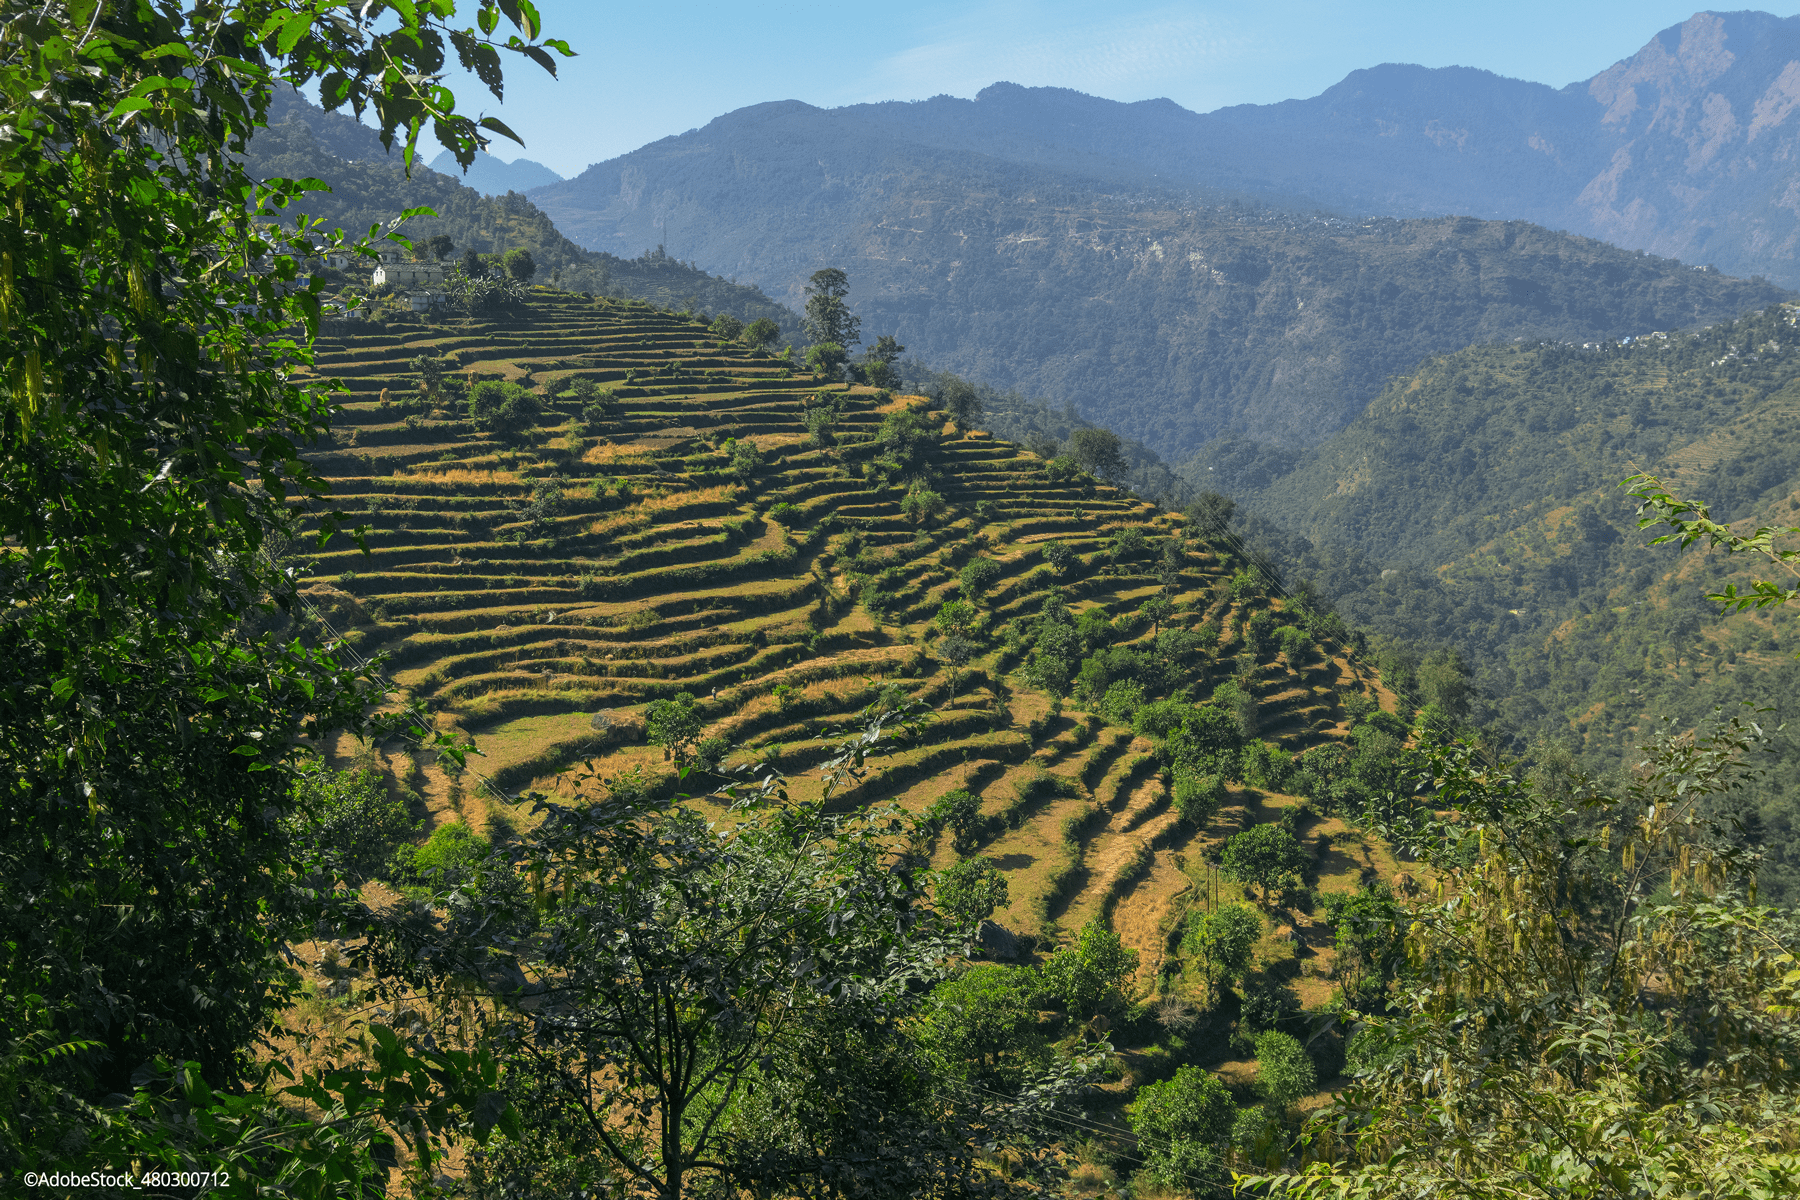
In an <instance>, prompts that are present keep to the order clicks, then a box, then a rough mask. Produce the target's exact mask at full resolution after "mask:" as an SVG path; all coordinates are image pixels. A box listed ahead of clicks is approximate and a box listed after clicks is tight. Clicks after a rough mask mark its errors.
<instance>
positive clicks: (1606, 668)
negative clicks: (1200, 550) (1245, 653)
mask: <svg viewBox="0 0 1800 1200" xmlns="http://www.w3.org/2000/svg"><path fill="white" fill-rule="evenodd" d="M1796 313H1797V310H1796V309H1795V308H1794V307H1793V306H1790V305H1781V306H1776V307H1773V308H1771V309H1769V310H1767V311H1766V312H1763V313H1759V314H1754V315H1750V316H1746V317H1743V318H1741V319H1739V320H1736V321H1731V322H1725V323H1722V324H1719V325H1717V326H1714V327H1711V328H1709V329H1707V330H1705V331H1703V332H1701V333H1699V334H1696V335H1692V336H1676V337H1671V338H1667V339H1641V340H1638V341H1635V342H1633V343H1632V344H1631V345H1629V346H1619V345H1617V344H1613V343H1608V344H1605V345H1603V346H1600V347H1598V348H1592V349H1584V348H1582V347H1575V346H1533V347H1523V346H1479V347H1472V348H1470V349H1467V350H1463V351H1459V352H1457V353H1455V354H1450V355H1445V356H1442V357H1439V358H1435V359H1432V360H1431V361H1429V362H1427V363H1425V364H1423V365H1422V366H1421V367H1420V368H1419V369H1418V370H1417V371H1415V372H1413V373H1411V374H1409V375H1406V376H1404V377H1402V378H1400V379H1396V380H1395V381H1394V382H1393V383H1392V384H1390V385H1389V386H1388V388H1387V389H1386V390H1384V391H1383V393H1382V394H1381V396H1380V397H1379V398H1378V399H1377V400H1376V401H1375V402H1374V403H1372V404H1371V405H1370V406H1369V407H1368V409H1367V410H1366V411H1365V412H1364V413H1363V414H1362V415H1361V416H1359V417H1358V418H1357V419H1356V420H1355V421H1354V422H1352V423H1351V425H1350V426H1349V427H1347V428H1346V429H1345V430H1344V431H1343V432H1341V433H1339V434H1338V435H1337V436H1336V437H1334V438H1332V439H1331V440H1330V441H1328V442H1326V443H1324V444H1322V445H1320V446H1317V447H1315V448H1313V449H1311V450H1309V451H1306V452H1304V453H1301V454H1294V453H1292V452H1289V451H1285V450H1281V449H1278V448H1274V449H1272V448H1268V447H1263V446H1258V445H1256V444H1255V443H1252V442H1249V441H1246V440H1242V439H1225V440H1222V441H1220V442H1218V443H1215V444H1214V445H1212V446H1210V447H1208V449H1207V450H1206V451H1205V452H1204V453H1203V454H1202V455H1200V456H1199V457H1197V458H1196V459H1194V460H1193V461H1192V462H1190V463H1188V464H1186V465H1185V466H1184V467H1183V468H1182V470H1183V473H1184V474H1185V475H1187V477H1188V478H1190V479H1192V480H1195V481H1198V482H1202V483H1204V484H1210V485H1211V486H1214V487H1217V488H1219V489H1220V490H1222V491H1226V492H1229V493H1231V494H1232V495H1234V496H1235V497H1237V498H1239V499H1241V500H1242V501H1244V502H1245V504H1246V505H1247V507H1248V508H1250V509H1252V510H1254V512H1255V513H1256V514H1258V515H1259V517H1261V518H1266V519H1267V520H1268V521H1271V522H1273V523H1274V524H1275V525H1277V526H1280V527H1282V528H1278V529H1277V528H1269V527H1267V526H1261V527H1258V526H1257V525H1256V523H1255V522H1254V521H1252V522H1251V525H1250V526H1249V527H1248V528H1247V530H1246V531H1247V532H1250V533H1251V534H1252V536H1253V540H1256V541H1258V543H1259V544H1261V545H1264V546H1267V547H1268V548H1269V549H1271V550H1272V551H1273V552H1274V553H1275V555H1276V557H1277V558H1278V559H1279V560H1280V561H1281V562H1282V565H1283V566H1284V568H1285V569H1286V570H1287V572H1288V574H1289V576H1290V578H1291V579H1300V578H1313V579H1316V580H1317V581H1318V583H1319V585H1320V586H1321V587H1322V588H1323V589H1324V590H1325V591H1326V592H1327V593H1329V594H1330V595H1332V596H1333V597H1334V599H1335V600H1336V601H1337V603H1338V604H1339V606H1340V607H1341V608H1342V610H1343V611H1344V612H1345V613H1346V615H1347V616H1349V617H1350V618H1351V619H1352V620H1353V621H1355V622H1356V623H1358V624H1359V625H1364V626H1367V627H1369V628H1371V629H1374V630H1377V631H1380V632H1383V633H1386V634H1389V635H1391V636H1394V637H1398V638H1405V639H1408V640H1413V639H1419V638H1425V639H1427V640H1429V641H1435V642H1437V643H1439V644H1442V645H1447V646H1455V647H1458V648H1460V649H1461V650H1462V651H1463V652H1464V653H1465V654H1466V655H1467V656H1468V657H1469V659H1470V660H1471V662H1472V664H1473V665H1474V666H1475V667H1476V678H1477V680H1478V682H1479V683H1480V685H1481V687H1482V689H1483V691H1484V692H1485V693H1486V694H1487V696H1488V697H1489V698H1490V699H1491V701H1492V702H1493V704H1494V710H1493V711H1495V712H1496V713H1497V714H1498V715H1500V716H1501V717H1503V719H1504V720H1505V721H1506V722H1507V723H1508V724H1509V725H1510V727H1511V728H1513V729H1514V730H1516V731H1517V732H1518V733H1520V734H1523V735H1527V736H1529V737H1530V738H1531V739H1532V740H1533V741H1534V742H1535V743H1536V744H1537V745H1538V747H1539V749H1540V751H1548V750H1549V748H1550V747H1552V746H1554V745H1555V744H1557V743H1561V744H1563V745H1566V746H1567V747H1569V748H1570V749H1571V750H1573V751H1574V752H1575V753H1576V755H1577V757H1578V758H1579V759H1580V760H1581V761H1583V762H1585V763H1586V764H1587V765H1589V766H1591V767H1594V768H1597V769H1611V768H1619V767H1622V766H1629V765H1630V764H1631V763H1633V762H1634V761H1635V759H1634V758H1632V756H1631V755H1632V751H1633V748H1634V747H1635V746H1636V745H1638V744H1639V743H1641V742H1642V741H1643V740H1644V739H1645V738H1646V737H1647V736H1648V735H1649V733H1650V732H1651V731H1652V729H1653V728H1654V726H1655V723H1656V722H1657V721H1658V720H1660V719H1673V720H1675V721H1676V722H1677V723H1678V724H1679V725H1681V726H1683V727H1687V726H1691V725H1693V724H1695V723H1697V722H1699V721H1700V720H1702V719H1703V718H1705V717H1706V716H1707V715H1708V714H1709V713H1710V712H1711V710H1712V709H1713V707H1714V706H1715V705H1720V704H1724V705H1728V706H1733V705H1735V704H1736V703H1737V702H1738V701H1740V700H1752V701H1756V702H1758V703H1762V704H1766V705H1769V706H1770V707H1772V708H1773V709H1774V713H1773V714H1772V716H1771V718H1770V724H1771V725H1779V724H1781V723H1782V721H1784V720H1790V721H1791V717H1792V715H1793V704H1794V701H1793V696H1794V695H1795V692H1796V689H1797V687H1800V668H1797V667H1796V664H1795V662H1794V651H1795V650H1796V649H1800V627H1796V625H1795V624H1794V621H1793V618H1792V616H1791V615H1789V614H1786V613H1778V614H1776V615H1774V616H1769V615H1762V616H1758V615H1754V614H1746V615H1742V616H1734V617H1731V618H1729V619H1724V620H1721V619H1720V618H1719V616H1718V610H1717V606H1716V605H1714V604H1712V603H1711V602H1709V601H1707V600H1706V599H1705V593H1706V592H1709V591H1713V590H1716V589H1717V586H1718V585H1719V584H1720V583H1722V582H1725V581H1729V580H1732V579H1735V580H1737V581H1739V582H1740V583H1742V582H1743V581H1744V580H1745V579H1747V578H1748V574H1747V572H1748V571H1749V570H1750V569H1751V568H1750V566H1749V565H1748V564H1733V563H1726V562H1722V561H1719V560H1717V559H1715V558H1711V557H1708V556H1706V555H1703V554H1701V553H1700V552H1698V551H1697V550H1696V551H1689V552H1688V553H1686V554H1678V553H1676V552H1675V551H1674V550H1673V549H1671V548H1670V547H1667V546H1662V547H1654V548H1652V547H1650V546H1649V545H1648V543H1649V541H1650V539H1651V538H1652V537H1653V536H1654V534H1653V533H1650V532H1643V531H1639V530H1638V529H1636V528H1635V523H1634V520H1633V506H1632V502H1631V501H1630V499H1629V498H1628V497H1627V496H1626V495H1625V493H1624V492H1622V491H1621V490H1620V489H1619V487H1618V484H1619V482H1620V481H1621V480H1623V479H1624V478H1625V477H1626V476H1628V475H1631V474H1633V473H1634V472H1636V471H1639V470H1643V471H1648V472H1651V473H1654V474H1657V475H1660V476H1662V477H1663V478H1664V479H1666V480H1668V481H1669V482H1670V483H1671V484H1673V485H1674V486H1675V487H1676V488H1677V490H1678V491H1679V492H1680V493H1681V494H1683V495H1691V496H1693V497H1695V498H1698V499H1702V500H1707V501H1710V502H1712V504H1713V505H1714V513H1715V515H1716V516H1719V517H1721V518H1723V519H1727V520H1730V521H1734V522H1745V523H1754V524H1780V525H1796V524H1800V328H1797V327H1796V321H1797V320H1800V318H1797V316H1796ZM1734 567H1735V568H1736V569H1735V571H1734V570H1733V568H1734ZM1782 738H1783V740H1782V741H1781V742H1780V744H1781V745H1782V746H1783V747H1784V750H1783V753H1784V758H1783V759H1782V761H1781V762H1780V764H1779V765H1778V766H1777V767H1776V769H1775V774H1774V775H1772V776H1771V778H1770V779H1769V780H1768V781H1766V782H1765V784H1764V785H1763V790H1762V791H1761V792H1760V793H1759V794H1758V796H1757V805H1758V808H1757V811H1756V812H1755V814H1754V820H1751V821H1750V825H1751V832H1750V833H1748V834H1746V836H1747V837H1763V836H1766V838H1767V839H1768V842H1769V845H1770V847H1771V855H1772V861H1771V865H1770V868H1769V871H1768V873H1767V882H1768V884H1769V886H1770V887H1771V888H1772V889H1773V890H1772V892H1771V894H1772V895H1778V896H1786V897H1792V896H1794V895H1800V844H1797V843H1795V841H1794V837H1793V828H1792V827H1793V823H1794V820H1795V818H1796V816H1797V815H1800V814H1797V813H1796V804H1797V803H1800V789H1797V788H1796V787H1795V783H1794V781H1795V779H1796V778H1800V775H1797V774H1796V770H1795V768H1796V767H1797V766H1800V753H1797V752H1796V742H1795V740H1794V738H1793V735H1792V734H1791V733H1788V734H1784V735H1782Z"/></svg>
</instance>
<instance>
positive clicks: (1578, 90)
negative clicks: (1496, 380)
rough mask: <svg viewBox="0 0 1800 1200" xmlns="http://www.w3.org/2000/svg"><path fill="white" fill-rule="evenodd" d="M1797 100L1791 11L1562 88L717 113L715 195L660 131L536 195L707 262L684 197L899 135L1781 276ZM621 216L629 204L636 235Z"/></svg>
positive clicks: (1647, 48) (1478, 86)
mask: <svg viewBox="0 0 1800 1200" xmlns="http://www.w3.org/2000/svg"><path fill="white" fill-rule="evenodd" d="M1797 107H1800V17H1788V18H1782V17H1776V16H1772V15H1770V14H1767V13H1758V12H1737V13H1711V12H1702V13H1697V14H1696V15H1695V16H1693V17H1692V18H1690V19H1689V20H1687V21H1685V22H1683V23H1682V24H1680V25H1676V26H1672V27H1670V28H1668V29H1665V30H1663V31H1662V32H1661V33H1658V34H1657V35H1656V36H1655V37H1653V38H1651V39H1650V40H1649V41H1648V42H1647V43H1646V44H1645V45H1644V47H1643V49H1641V50H1639V51H1638V53H1636V54H1635V55H1633V56H1631V57H1630V58H1628V59H1625V60H1623V61H1621V62H1618V63H1615V64H1614V65H1613V66H1611V67H1608V68H1607V69H1606V70H1604V71H1601V72H1600V73H1598V74H1597V75H1595V76H1593V77H1592V78H1590V79H1587V80H1582V81H1579V82H1577V83H1572V84H1570V85H1568V86H1567V87H1564V88H1561V89H1557V88H1552V87H1549V86H1547V85H1544V84H1541V83H1531V82H1526V81H1523V80H1517V79H1507V78H1504V77H1502V76H1499V75H1495V74H1493V73H1491V72H1488V71H1482V70H1477V69H1473V68H1468V67H1445V68H1439V69H1428V68H1424V67H1419V66H1411V65H1406V64H1396V63H1388V64H1382V65H1379V66H1375V67H1371V68H1368V69H1365V70H1359V71H1354V72H1352V73H1351V74H1350V75H1348V76H1346V77H1345V78H1344V80H1343V81H1342V82H1340V83H1338V84H1337V85H1335V86H1333V87H1331V88H1328V89H1327V90H1326V91H1324V92H1322V93H1320V94H1319V95H1317V96H1313V97H1310V98H1307V99H1295V100H1287V101H1283V102H1281V103H1278V104H1266V105H1238V106H1234V107H1229V108H1222V109H1218V110H1216V111H1214V112H1211V113H1205V114H1201V113H1194V112H1190V111H1188V110H1186V109H1183V108H1181V107H1180V106H1179V105H1176V104H1175V103H1173V102H1172V101H1168V100H1148V101H1142V102H1138V103H1132V104H1124V103H1118V102H1115V101H1110V100H1102V99H1098V98H1095V97H1091V96H1085V95H1082V94H1081V93H1078V92H1073V91H1069V90H1066V89H1060V88H1022V87H1018V86H1017V85H1014V84H1007V83H998V84H995V85H994V86H992V87H990V88H987V89H986V90H984V91H982V92H981V93H980V95H978V96H977V97H976V98H975V99H974V100H960V99H956V98H954V97H949V96H939V97H935V98H933V99H931V100H927V101H923V102H919V103H900V102H892V103H885V104H866V105H856V106H851V107H847V108H841V109H834V110H830V111H828V112H821V111H820V110H817V109H811V108H810V107H809V106H806V105H802V104H799V103H798V102H795V101H787V102H781V103H774V104H764V105H758V106H755V107H752V108H748V109H743V110H740V111H739V112H737V113H733V114H730V115H729V116H728V117H727V118H722V120H726V121H729V122H730V128H731V129H732V131H733V132H734V133H738V134H742V135H748V138H749V141H748V143H747V144H746V145H745V146H744V147H742V148H740V149H739V150H738V151H736V152H734V153H731V154H730V155H729V159H730V162H731V164H732V167H731V170H732V174H733V175H734V176H735V179H734V182H733V183H732V184H731V186H730V187H729V188H728V189H725V190H721V189H720V188H719V180H718V179H717V176H716V172H708V171H707V170H706V169H705V168H704V167H702V166H701V164H700V162H699V161H696V156H697V155H700V156H703V155H704V152H703V151H701V147H702V146H703V145H705V144H706V142H707V141H708V139H707V137H706V136H705V135H706V134H707V133H708V132H709V131H710V130H712V129H713V127H711V126H709V127H708V130H701V131H697V132H698V133H699V134H700V135H702V136H701V137H699V138H696V137H695V136H694V135H684V136H683V137H682V138H677V139H664V141H662V142H658V143H654V144H653V145H652V146H649V147H645V148H644V149H643V150H640V151H637V152H634V153H633V154H630V155H626V156H624V157H623V158H620V159H615V160H612V162H611V163H606V164H600V165H599V166H597V167H595V168H591V169H590V171H589V172H588V173H586V174H584V175H583V176H582V177H581V182H580V183H571V184H567V185H562V186H560V187H554V186H553V188H552V189H551V192H550V193H549V194H548V195H547V196H546V203H547V204H548V205H549V206H550V211H551V212H552V214H553V215H554V216H556V217H557V219H558V221H559V223H561V224H563V225H564V226H565V227H566V228H568V230H569V232H570V236H572V237H574V238H575V239H576V240H577V241H581V242H583V243H584V244H587V245H592V246H594V247H595V248H598V249H613V248H614V247H612V246H610V245H608V244H606V240H605V239H607V238H609V237H615V236H627V237H628V241H630V242H631V243H632V244H635V243H636V242H638V241H641V240H642V239H643V237H644V236H645V230H646V229H649V228H663V227H664V226H663V225H662V224H658V223H659V222H664V221H665V220H666V222H667V227H668V228H669V229H671V230H672V231H673V232H675V233H677V234H680V233H686V234H687V235H689V236H690V237H692V238H693V245H692V250H693V251H694V252H695V253H696V254H697V255H699V256H701V257H707V258H708V261H711V260H710V257H708V256H710V255H711V254H712V253H716V252H717V251H718V250H720V249H722V247H718V246H713V245H705V244H703V242H704V241H705V239H704V238H703V237H702V235H701V233H700V231H699V229H698V227H697V225H695V224H693V223H692V222H691V214H687V213H684V212H683V211H682V209H683V206H684V205H693V204H696V203H698V204H701V205H704V204H707V203H710V202H713V201H718V202H720V203H721V208H720V214H721V216H724V217H726V219H727V220H730V219H732V214H731V213H730V212H729V211H728V207H727V206H726V205H727V203H728V202H740V203H741V202H742V201H741V198H742V197H745V196H746V195H749V194H750V193H748V192H746V191H745V188H746V186H748V187H750V188H751V189H752V191H753V190H754V186H755V182H756V181H757V180H758V179H759V178H765V179H766V177H767V176H768V175H769V174H770V173H771V172H777V171H779V173H780V174H782V175H783V177H785V178H787V179H789V180H790V181H792V182H794V183H795V184H797V185H798V186H800V187H801V188H802V189H803V190H804V191H805V192H813V191H815V190H817V189H822V190H824V191H826V192H827V193H830V192H833V191H836V190H840V189H841V188H843V187H844V186H845V185H846V184H847V183H848V182H849V175H850V173H851V172H846V171H845V170H844V169H843V168H844V167H847V166H851V165H852V164H849V163H845V162H843V161H842V155H841V153H834V154H832V155H830V156H828V159H827V160H826V161H831V165H830V166H827V165H826V161H816V160H815V159H814V157H813V156H812V155H811V154H809V153H808V152H809V151H811V150H814V149H818V148H826V149H830V150H835V151H841V146H842V142H843V141H844V140H846V139H849V140H853V141H855V142H857V143H859V144H860V147H861V149H862V151H863V156H864V158H865V159H879V158H881V157H883V156H884V154H885V153H886V152H887V150H888V149H889V148H890V147H891V146H894V145H900V144H904V145H906V146H908V147H917V148H923V149H928V150H935V151H939V152H948V153H955V154H974V155H979V156H985V157H989V158H993V159H996V160H999V161H1001V162H1005V163H1009V164H1012V165H1014V166H1017V167H1032V168H1036V169H1039V170H1046V171H1049V172H1051V173H1053V174H1056V175H1058V176H1062V177H1070V178H1074V177H1081V178H1084V179H1088V180H1091V181H1094V182H1095V183H1096V184H1097V185H1098V186H1101V187H1103V188H1134V187H1146V186H1155V187H1170V186H1175V187H1182V188H1195V187H1197V188H1203V189H1209V190H1210V191H1212V192H1214V193H1237V194H1241V195H1244V196H1254V197H1256V198H1258V199H1260V200H1263V201H1266V202H1268V203H1272V204H1276V205H1278V206H1281V207H1293V206H1295V205H1296V204H1299V205H1302V206H1324V207H1327V208H1331V209H1338V210H1344V211H1349V212H1358V213H1375V214H1382V215H1388V216H1402V217H1406V216H1436V215H1441V214H1444V213H1455V214H1467V215H1472V216H1479V217H1484V218H1490V219H1523V220H1528V221H1532V222H1535V223H1537V224H1541V225H1546V226H1549V227H1551V228H1560V229H1569V230H1572V231H1575V232H1579V233H1584V234H1587V235H1589V236H1592V237H1598V238H1603V239H1605V240H1607V241H1611V242H1614V243H1616V244H1618V245H1621V246H1625V247H1627V248H1630V249H1637V250H1645V251H1649V252H1651V253H1655V254H1660V255H1664V256H1668V257H1673V258H1679V259H1682V260H1683V261H1687V262H1691V263H1696V264H1704V263H1712V264H1714V265H1716V266H1717V267H1719V269H1721V270H1723V271H1726V272H1728V273H1732V274H1743V275H1753V274H1763V275H1767V276H1768V277H1770V278H1771V279H1774V280H1776V281H1777V282H1780V283H1783V284H1785V285H1787V286H1794V285H1796V284H1800V168H1797V167H1796V157H1795V149H1796V147H1797V146H1800V116H1796V115H1795V109H1796V108H1797ZM715 124H717V123H715ZM776 131H779V135H778V136H779V138H780V139H781V141H782V142H783V143H784V149H785V151H786V153H785V154H778V155H777V156H775V157H773V158H771V157H770V156H769V155H768V153H767V152H766V149H765V147H763V146H762V145H761V142H762V137H761V136H759V135H763V134H774V133H776ZM834 159H835V160H836V161H832V160H834ZM670 160H673V161H670ZM784 164H785V166H786V167H787V169H786V170H785V171H783V170H780V168H781V167H782V166H783V165H784ZM703 180H706V181H708V182H710V184H711V186H710V187H708V186H706V185H705V184H703V183H702V181H703ZM684 185H692V186H693V187H695V188H696V189H697V190H695V191H694V192H692V193H684V191H683V188H684ZM597 192H600V193H605V194H608V195H613V194H616V195H617V196H618V197H619V199H620V201H621V207H622V209H623V210H624V211H607V206H606V205H603V204H598V203H596V201H595V194H596V193H597ZM817 207H818V205H817V203H816V202H811V203H807V204H806V209H807V210H814V209H816V208H817ZM826 207H829V203H827V204H826ZM577 212H579V213H581V214H582V215H583V216H584V217H586V218H587V219H586V220H585V221H578V220H576V219H574V218H575V217H576V214H577ZM625 212H631V213H636V214H639V218H638V227H633V222H632V219H631V217H628V216H626V215H625ZM684 216H689V217H690V220H684V219H683V217H684ZM627 229H630V231H631V232H630V233H629V235H627V234H626V233H625V231H626V230H627ZM684 248H686V247H685V246H684ZM719 265H721V266H726V267H733V266H736V267H740V268H741V269H749V268H750V266H751V264H750V263H749V262H748V261H746V262H744V263H742V264H733V263H729V262H724V261H721V262H720V264H719ZM767 282H768V285H769V286H775V284H774V282H773V281H772V280H770V281H767Z"/></svg>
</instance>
